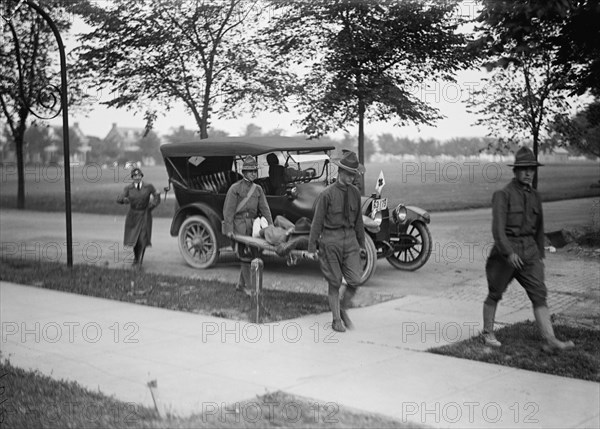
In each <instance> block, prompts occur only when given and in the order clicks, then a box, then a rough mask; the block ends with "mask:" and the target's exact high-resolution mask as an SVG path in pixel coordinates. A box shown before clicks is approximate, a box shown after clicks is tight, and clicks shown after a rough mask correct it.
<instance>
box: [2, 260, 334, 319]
mask: <svg viewBox="0 0 600 429" xmlns="http://www.w3.org/2000/svg"><path fill="white" fill-rule="evenodd" d="M0 263H1V264H2V270H1V271H0V280H4V281H7V282H14V283H18V284H25V285H33V286H37V287H41V288H46V289H53V290H60V291H64V292H71V293H77V294H81V295H89V296H95V297H100V298H106V299H113V300H115V301H125V302H131V303H136V304H142V305H149V306H153V307H161V308H167V309H171V310H177V311H187V312H191V313H201V314H208V315H212V316H216V317H224V318H227V319H233V320H244V321H251V322H254V321H255V306H254V305H253V300H252V299H251V298H249V297H247V296H246V295H244V294H242V293H236V292H235V290H234V285H233V284H228V283H223V282H219V281H216V280H192V279H188V278H185V277H176V276H166V275H159V274H149V273H145V272H140V271H137V270H132V269H111V268H106V267H102V266H96V265H79V264H75V265H74V266H73V269H72V271H71V270H70V269H69V268H68V267H67V266H66V265H64V264H60V263H58V262H45V261H33V260H26V259H13V258H1V259H0ZM262 304H263V306H264V308H265V309H266V311H267V313H266V314H263V313H262V312H261V321H262V322H274V321H279V320H286V319H293V318H296V317H300V316H304V315H307V314H317V313H323V312H327V311H329V305H328V303H327V296H326V295H317V294H311V293H301V292H288V291H281V290H271V289H264V290H263V293H262Z"/></svg>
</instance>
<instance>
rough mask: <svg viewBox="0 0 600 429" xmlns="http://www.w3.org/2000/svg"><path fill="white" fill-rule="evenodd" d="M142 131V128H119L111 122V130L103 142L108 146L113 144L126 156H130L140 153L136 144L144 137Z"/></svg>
mask: <svg viewBox="0 0 600 429" xmlns="http://www.w3.org/2000/svg"><path fill="white" fill-rule="evenodd" d="M144 131H145V130H144V128H133V127H119V126H117V124H116V123H114V122H113V124H112V128H111V129H110V131H109V132H108V134H107V135H106V137H104V142H105V143H106V144H108V145H112V144H114V145H115V146H116V147H118V148H119V150H120V151H121V152H122V153H124V154H125V155H126V156H127V155H130V156H131V155H134V154H135V152H139V151H140V147H139V146H138V142H139V141H140V139H141V138H142V137H143V136H144Z"/></svg>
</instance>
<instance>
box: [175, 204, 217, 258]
mask: <svg viewBox="0 0 600 429" xmlns="http://www.w3.org/2000/svg"><path fill="white" fill-rule="evenodd" d="M179 251H180V252H181V255H182V256H183V259H185V262H187V263H188V264H189V265H190V266H192V267H194V268H200V269H205V268H209V267H211V266H213V265H214V264H215V263H216V261H217V259H218V257H219V246H218V242H217V235H216V233H215V230H214V228H213V226H212V225H211V223H210V222H209V220H208V219H207V218H205V217H204V216H199V215H195V216H190V217H188V218H187V219H186V220H185V221H184V222H183V224H182V225H181V228H179Z"/></svg>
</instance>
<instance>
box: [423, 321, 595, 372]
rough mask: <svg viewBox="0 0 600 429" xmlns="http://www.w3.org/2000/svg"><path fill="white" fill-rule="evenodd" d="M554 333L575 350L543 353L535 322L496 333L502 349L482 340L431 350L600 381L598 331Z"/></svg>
mask: <svg viewBox="0 0 600 429" xmlns="http://www.w3.org/2000/svg"><path fill="white" fill-rule="evenodd" d="M554 331H555V334H556V336H557V338H559V339H562V340H572V341H573V342H574V343H575V348H574V349H571V350H566V351H563V352H560V353H554V354H548V353H546V352H544V351H542V349H541V346H542V344H543V340H542V337H541V336H540V334H539V330H538V328H537V325H536V324H535V323H534V322H531V321H527V322H520V323H515V324H514V325H510V326H507V327H504V328H502V329H499V330H498V331H496V332H495V334H496V338H498V340H499V341H500V342H501V343H502V347H499V348H495V347H489V346H485V345H484V344H483V342H482V340H481V337H474V338H471V339H469V340H466V341H461V342H459V343H455V344H449V345H446V346H442V347H436V348H432V349H429V350H428V351H429V352H431V353H436V354H440V355H446V356H454V357H458V358H463V359H471V360H477V361H481V362H488V363H493V364H497V365H504V366H510V367H513V368H520V369H527V370H530V371H536V372H542V373H546V374H553V375H560V376H563V377H570V378H578V379H581V380H591V381H596V382H599V381H600V335H598V331H595V330H591V329H584V328H579V327H573V326H564V325H555V327H554Z"/></svg>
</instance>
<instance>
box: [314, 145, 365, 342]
mask: <svg viewBox="0 0 600 429" xmlns="http://www.w3.org/2000/svg"><path fill="white" fill-rule="evenodd" d="M332 162H333V163H334V164H336V165H337V166H338V167H339V169H338V177H337V181H336V182H335V183H333V184H331V185H329V186H328V187H327V188H326V189H325V190H324V191H323V192H322V193H321V195H320V196H319V198H318V200H317V203H316V208H315V215H314V218H313V221H312V225H311V229H310V237H309V242H308V252H309V254H311V255H314V254H315V252H316V250H317V242H318V245H319V250H318V255H319V265H320V267H321V272H322V273H323V276H324V277H325V280H327V284H328V299H329V307H330V308H331V312H332V314H333V323H332V328H333V329H334V330H335V331H338V332H344V331H346V328H349V329H351V328H352V322H351V321H350V318H349V317H348V314H347V312H346V309H347V308H348V307H349V306H350V304H351V301H352V298H353V297H354V295H355V294H356V288H357V287H358V284H359V283H360V278H361V275H362V273H361V270H360V266H361V261H360V256H361V254H362V253H363V252H365V250H364V248H365V230H364V226H363V220H362V213H361V210H360V191H359V190H358V189H357V188H356V187H355V186H354V185H353V184H352V183H353V181H354V179H355V177H356V175H357V174H360V172H361V167H362V166H361V165H360V164H359V162H358V158H357V157H356V154H355V153H354V152H351V151H347V152H344V154H343V156H342V158H341V159H339V160H332ZM342 276H343V277H344V278H345V279H346V283H347V286H346V290H345V292H344V297H343V299H342V302H341V303H340V296H339V291H340V286H341V284H342Z"/></svg>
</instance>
